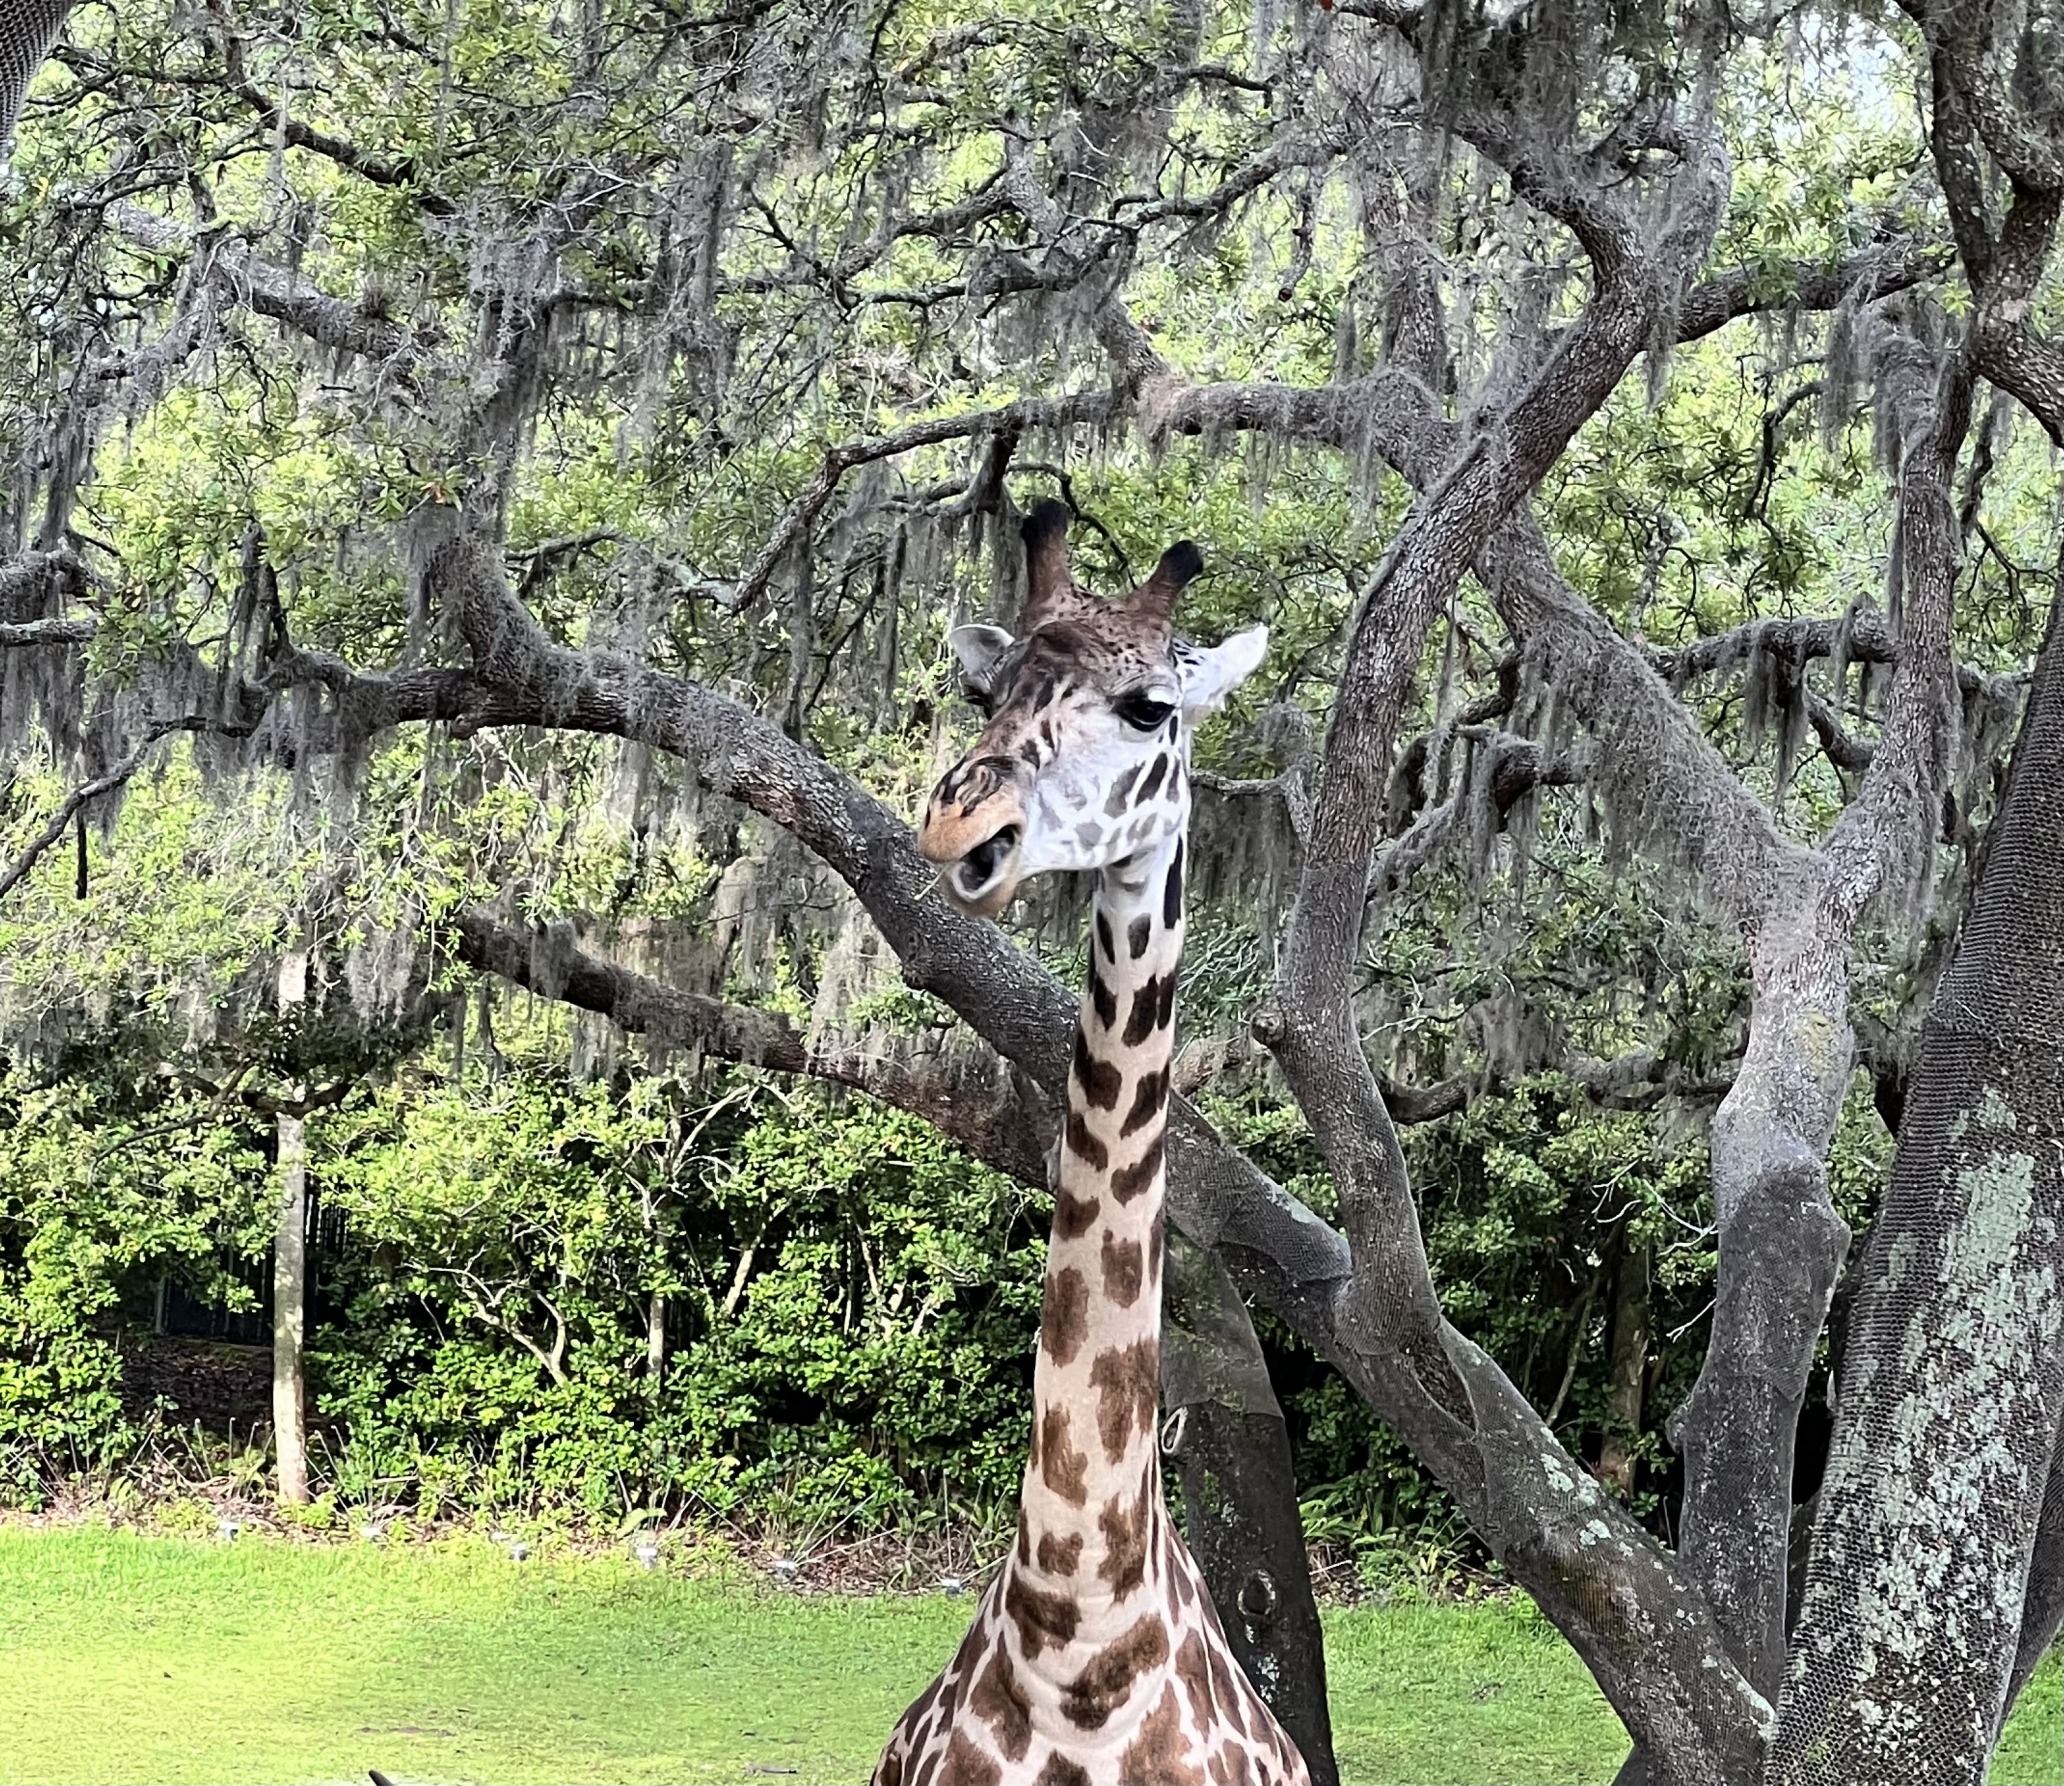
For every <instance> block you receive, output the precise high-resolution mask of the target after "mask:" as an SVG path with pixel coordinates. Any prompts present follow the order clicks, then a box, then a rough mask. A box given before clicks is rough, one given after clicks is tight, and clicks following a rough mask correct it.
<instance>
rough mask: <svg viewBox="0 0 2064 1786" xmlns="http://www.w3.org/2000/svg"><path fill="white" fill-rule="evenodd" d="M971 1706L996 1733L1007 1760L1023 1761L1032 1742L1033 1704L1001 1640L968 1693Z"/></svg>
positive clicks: (969, 1705)
mask: <svg viewBox="0 0 2064 1786" xmlns="http://www.w3.org/2000/svg"><path fill="white" fill-rule="evenodd" d="M968 1710H969V1711H971V1712H973V1713H974V1714H975V1716H976V1717H978V1718H980V1719H982V1720H983V1722H984V1723H986V1724H987V1725H988V1726H989V1728H990V1729H991V1730H992V1731H994V1732H995V1733H996V1746H997V1748H998V1749H1000V1750H1001V1751H1002V1752H1003V1758H1004V1760H1006V1761H1023V1760H1024V1759H1025V1751H1026V1750H1027V1749H1028V1748H1029V1747H1031V1744H1032V1708H1031V1706H1030V1705H1029V1704H1027V1703H1026V1699H1025V1689H1024V1688H1023V1687H1022V1686H1020V1685H1019V1684H1018V1671H1017V1669H1016V1668H1015V1667H1014V1666H1013V1665H1012V1663H1011V1658H1010V1651H1009V1649H1008V1648H1006V1647H1005V1646H1004V1645H1002V1644H998V1645H997V1646H996V1648H994V1649H993V1650H991V1651H990V1652H989V1665H988V1666H987V1667H986V1668H984V1669H983V1670H982V1672H981V1673H980V1674H978V1675H977V1676H976V1677H975V1690H974V1691H973V1692H972V1693H970V1694H969V1695H968Z"/></svg>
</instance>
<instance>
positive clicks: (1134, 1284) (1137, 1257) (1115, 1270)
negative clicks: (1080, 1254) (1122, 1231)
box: [1104, 1228, 1146, 1308]
mask: <svg viewBox="0 0 2064 1786" xmlns="http://www.w3.org/2000/svg"><path fill="white" fill-rule="evenodd" d="M1145 1271H1146V1265H1145V1261H1144V1259H1143V1258H1142V1257H1141V1252H1140V1243H1139V1242H1138V1241H1136V1240H1120V1239H1119V1238H1118V1237H1117V1236H1116V1235H1115V1234H1113V1233H1112V1232H1111V1231H1110V1230H1109V1229H1108V1228H1107V1229H1105V1230H1104V1295H1105V1297H1106V1299H1107V1300H1109V1301H1111V1302H1115V1303H1116V1304H1117V1305H1118V1306H1119V1307H1120V1308H1130V1307H1132V1305H1133V1304H1134V1303H1135V1302H1137V1301H1139V1293H1140V1283H1141V1280H1142V1278H1143V1277H1144V1276H1145Z"/></svg>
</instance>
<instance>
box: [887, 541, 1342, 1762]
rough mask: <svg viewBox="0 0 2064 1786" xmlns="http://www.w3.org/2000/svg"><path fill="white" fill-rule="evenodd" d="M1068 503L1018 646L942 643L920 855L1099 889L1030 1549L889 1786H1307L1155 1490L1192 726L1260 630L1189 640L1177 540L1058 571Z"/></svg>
mask: <svg viewBox="0 0 2064 1786" xmlns="http://www.w3.org/2000/svg"><path fill="white" fill-rule="evenodd" d="M1067 523H1068V514H1067V510H1066V509H1065V508H1064V507H1062V505H1061V504H1059V503H1057V502H1047V503H1042V504H1040V505H1039V507H1037V508H1035V509H1034V510H1033V511H1032V513H1031V514H1030V515H1029V516H1028V517H1027V519H1026V521H1025V528H1024V535H1025V551H1026V570H1027V599H1026V605H1025V615H1024V621H1023V624H1022V625H1021V627H1020V628H1019V631H1018V633H1017V634H1016V635H1015V636H1013V635H1012V634H1010V633H1006V632H1004V631H1003V630H1002V629H1001V628H998V627H989V626H978V627H961V628H959V629H957V630H956V631H955V632H954V634H953V637H952V641H951V643H952V649H953V653H954V656H955V658H956V659H957V660H958V661H959V664H960V668H961V672H962V675H963V676H964V678H965V679H966V684H967V689H968V693H969V696H970V698H971V699H972V700H973V701H974V702H975V703H976V705H977V706H978V707H980V708H981V709H982V711H983V715H984V723H983V727H982V734H981V736H980V738H978V739H977V740H976V742H975V745H974V747H973V748H972V749H971V750H969V751H968V753H967V754H966V755H965V756H963V757H962V758H961V759H960V761H959V762H957V763H956V764H954V766H953V767H952V768H951V769H949V770H947V772H946V773H945V774H944V775H942V776H941V777H940V778H939V781H938V784H937V786H936V787H935V788H934V789H933V791H932V796H931V799H930V802H929V803H928V805H927V807H926V810H925V816H924V825H923V829H922V831H921V832H920V835H919V847H920V848H921V849H922V850H923V852H924V854H925V856H926V857H927V859H929V860H930V861H932V862H934V863H936V864H937V865H938V867H939V870H940V886H941V888H942V890H943V891H944V893H945V895H946V897H947V898H948V899H950V900H951V901H952V902H953V903H954V904H955V905H958V906H959V907H961V908H962V909H963V910H965V911H968V912H972V913H975V914H977V915H979V916H984V917H993V916H995V915H996V914H997V913H998V912H1000V911H1002V910H1003V908H1004V907H1005V906H1006V905H1008V904H1009V903H1010V900H1011V897H1012V895H1013V894H1014V893H1016V891H1017V889H1018V887H1019V885H1020V884H1021V883H1022V882H1023V881H1024V880H1025V879H1026V877H1027V876H1029V875H1034V874H1043V873H1050V872H1055V871H1062V870H1087V871H1091V872H1094V873H1095V874H1096V876H1097V885H1096V901H1095V909H1094V916H1093V918H1092V934H1091V940H1090V970H1089V983H1088V985H1087V986H1086V987H1085V988H1084V990H1083V995H1082V1007H1081V1015H1080V1020H1079V1022H1078V1023H1077V1026H1076V1031H1075V1047H1074V1055H1073V1061H1072V1065H1071V1067H1070V1069H1069V1074H1068V1098H1067V1117H1066V1121H1065V1123H1064V1125H1063V1127H1062V1131H1061V1136H1060V1140H1059V1142H1058V1143H1057V1144H1056V1146H1055V1148H1054V1150H1053V1152H1052V1153H1051V1154H1050V1155H1049V1156H1048V1157H1049V1160H1050V1161H1051V1163H1052V1164H1051V1170H1052V1174H1053V1193H1054V1221H1053V1233H1052V1237H1051V1239H1050V1241H1049V1243H1048V1248H1047V1259H1046V1287H1045V1292H1044V1296H1043V1299H1042V1302H1041V1305H1040V1319H1039V1350H1038V1355H1037V1357H1036V1358H1035V1360H1034V1363H1033V1381H1032V1403H1033V1406H1032V1437H1031V1446H1030V1451H1029V1454H1028V1456H1027V1459H1026V1465H1025V1477H1024V1486H1023V1489H1022V1492H1021V1495H1020V1499H1019V1515H1018V1535H1017V1542H1016V1544H1015V1545H1014V1546H1013V1547H1012V1550H1011V1553H1010V1555H1009V1556H1008V1557H1007V1558H1006V1559H1005V1562H1004V1565H1003V1567H1002V1569H1001V1570H1000V1571H999V1572H998V1574H997V1576H996V1579H995V1580H994V1581H993V1582H991V1584H990V1586H989V1588H988V1590H987V1592H986V1593H985V1594H984V1595H983V1596H982V1600H981V1603H980V1605H979V1607H978V1608H977V1610H976V1614H975V1620H974V1624H973V1626H972V1628H971V1629H970V1630H969V1632H968V1635H967V1637H966V1639H965V1640H964V1641H963V1642H962V1644H961V1646H960V1650H959V1653H958V1654H957V1655H956V1656H955V1657H954V1658H953V1660H952V1662H951V1663H949V1664H948V1666H947V1668H946V1670H945V1672H944V1673H943V1674H941V1675H940V1676H939V1678H938V1679H937V1680H936V1681H934V1682H933V1683H932V1685H931V1687H930V1688H928V1689H927V1690H926V1691H925V1693H924V1694H923V1695H921V1696H920V1697H919V1699H918V1700H917V1702H916V1703H915V1704H914V1705H912V1706H911V1707H910V1709H909V1710H908V1711H907V1712H905V1713H904V1714H903V1717H902V1718H901V1720H900V1721H899V1722H898V1723H897V1725H896V1728H895V1731H894V1732H893V1734H892V1735H891V1736H890V1738H889V1742H888V1746H887V1748H886V1749H885V1750H884V1751H883V1754H882V1758H881V1761H880V1763H879V1765H878V1766H877V1767H876V1769H875V1775H874V1778H875V1781H876V1786H1190V1783H1195V1786H1232V1783H1233V1782H1242V1783H1245V1786H1305V1782H1307V1781H1308V1779H1309V1775H1308V1773H1307V1771H1306V1769H1305V1765H1304V1761H1303V1758H1302V1757H1301V1756H1300V1755H1299V1754H1298V1752H1297V1748H1296V1745H1295V1744H1293V1743H1292V1742H1291V1740H1290V1739H1289V1737H1288V1736H1287V1735H1286V1734H1285V1733H1284V1731H1283V1729H1282V1727H1281V1726H1280V1725H1278V1724H1277V1722H1276V1720H1275V1718H1274V1716H1273V1715H1272V1714H1271V1713H1270V1712H1269V1710H1268V1708H1267V1706H1266V1705H1265V1704H1263V1702H1262V1700H1261V1697H1260V1695H1259V1694H1258V1693H1256V1692H1255V1690H1254V1688H1253V1686H1252V1685H1251V1684H1250V1683H1249V1681H1248V1680H1247V1677H1246V1676H1245V1675H1244V1674H1243V1673H1242V1672H1241V1670H1240V1667H1239V1665H1238V1663H1237V1662H1235V1660H1234V1659H1233V1655H1232V1652H1231V1650H1230V1649H1229V1648H1228V1647H1227V1644H1226V1640H1225V1633H1224V1631H1223V1629H1222V1628H1221V1626H1220V1624H1219V1620H1218V1615H1217V1613H1216V1612H1215V1611H1214V1609H1213V1607H1212V1604H1211V1597H1210V1594H1209V1593H1208V1592H1207V1591H1206V1589H1205V1586H1204V1582H1203V1578H1202V1576H1201V1575H1200V1574H1199V1573H1198V1570H1197V1566H1196V1563H1195V1562H1194V1561H1193V1560H1192V1558H1191V1556H1190V1553H1189V1550H1188V1547H1187V1546H1185V1545H1184V1543H1183V1542H1182V1539H1181V1538H1180V1537H1179V1536H1178V1535H1177V1533H1176V1531H1175V1529H1174V1527H1173V1525H1172V1524H1171V1523H1170V1521H1169V1518H1168V1512H1167V1506H1166V1503H1165V1501H1164V1500H1163V1497H1162V1492H1161V1459H1160V1450H1159V1421H1158V1419H1157V1413H1158V1410H1159V1405H1160V1382H1161V1274H1162V1231H1161V1208H1162V1193H1163V1180H1164V1172H1163V1154H1164V1145H1163V1144H1164V1140H1165V1136H1166V1131H1167V1121H1168V1095H1169V1062H1170V1059H1171V1058H1172V1055H1173V1051H1174V1038H1175V992H1176V978H1177V974H1178V971H1179V967H1180V963H1181V957H1182V932H1183V854H1184V847H1185V838H1186V833H1187V830H1188V824H1189V811H1190V787H1189V779H1190V778H1189V738H1190V728H1191V727H1192V726H1193V725H1195V724H1196V723H1197V722H1198V721H1199V720H1201V719H1202V718H1204V716H1205V715H1207V714H1209V713H1211V712H1212V711H1214V710H1215V709H1216V708H1218V707H1219V706H1221V705H1222V704H1223V703H1224V701H1225V699H1226V697H1227V696H1228V695H1229V694H1231V693H1232V691H1233V690H1234V689H1235V688H1237V687H1238V686H1239V685H1240V683H1241V682H1243V681H1244V680H1245V679H1246V678H1247V677H1248V676H1249V675H1251V674H1252V673H1253V671H1254V670H1255V669H1256V668H1257V667H1258V666H1259V665H1260V663H1261V660H1262V657H1263V655H1264V653H1265V652H1266V650H1267V646H1268V633H1267V629H1266V628H1263V627H1255V628H1253V629H1252V630H1250V631H1248V632H1244V633H1238V634H1235V635H1234V636H1233V637H1232V638H1230V639H1227V640H1226V641H1224V642H1223V643H1222V644H1219V645H1217V646H1213V647H1209V648H1206V647H1201V646H1196V645H1192V644H1189V643H1187V642H1186V641H1184V640H1181V639H1178V638H1176V637H1175V635H1174V633H1173V631H1172V628H1171V626H1170V616H1171V614H1172V613H1173V610H1174V607H1175V601H1176V598H1177V597H1178V596H1179V595H1180V594H1181V592H1182V590H1183V588H1184V586H1185V585H1187V584H1188V583H1190V582H1191V581H1192V580H1194V578H1195V577H1196V576H1197V575H1198V573H1199V572H1200V571H1201V570H1202V568H1203V560H1202V558H1201V557H1200V556H1199V554H1198V551H1197V548H1196V547H1195V546H1193V545H1191V544H1190V543H1189V542H1188V541H1183V542H1182V543H1180V544H1178V545H1175V546H1172V547H1170V548H1169V550H1168V551H1167V552H1166V553H1164V554H1163V556H1162V559H1161V562H1160V564H1159V565H1157V566H1156V567H1155V570H1154V573H1153V574H1152V575H1151V576H1150V577H1148V578H1147V580H1146V581H1145V582H1144V583H1142V584H1140V585H1139V586H1138V587H1137V588H1136V589H1134V590H1133V591H1132V592H1131V593H1130V594H1128V595H1126V596H1123V597H1121V598H1119V599H1118V600H1115V601H1111V602H1104V601H1100V600H1098V599H1097V598H1096V597H1094V596H1092V595H1089V594H1088V593H1086V592H1085V591H1083V590H1082V589H1080V588H1079V587H1077V585H1076V584H1075V582H1074V580H1073V578H1072V577H1071V576H1070V574H1069V570H1068V552H1067Z"/></svg>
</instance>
